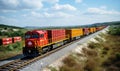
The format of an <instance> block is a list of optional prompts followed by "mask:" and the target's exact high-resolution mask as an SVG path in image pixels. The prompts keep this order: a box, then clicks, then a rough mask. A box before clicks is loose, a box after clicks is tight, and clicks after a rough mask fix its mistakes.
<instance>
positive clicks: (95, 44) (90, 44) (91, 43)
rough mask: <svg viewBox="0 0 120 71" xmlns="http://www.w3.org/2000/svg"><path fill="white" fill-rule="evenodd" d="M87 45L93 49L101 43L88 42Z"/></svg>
mask: <svg viewBox="0 0 120 71" xmlns="http://www.w3.org/2000/svg"><path fill="white" fill-rule="evenodd" d="M88 47H89V48H91V49H94V48H98V47H101V45H100V44H99V43H94V42H90V43H89V44H88Z"/></svg>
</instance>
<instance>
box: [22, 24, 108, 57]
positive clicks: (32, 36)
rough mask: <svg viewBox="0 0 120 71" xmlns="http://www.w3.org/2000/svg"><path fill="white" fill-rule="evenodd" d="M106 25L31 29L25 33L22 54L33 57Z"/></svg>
mask: <svg viewBox="0 0 120 71" xmlns="http://www.w3.org/2000/svg"><path fill="white" fill-rule="evenodd" d="M105 27H106V26H99V27H90V28H74V29H51V30H33V31H27V32H26V33H25V47H23V54H24V56H26V57H29V56H30V57H31V56H32V57H34V56H38V55H39V54H43V53H46V52H48V51H51V50H53V49H55V48H59V46H62V45H64V44H66V43H69V42H72V41H74V40H77V39H79V38H81V37H83V36H87V35H89V34H92V33H95V32H97V31H99V30H101V29H103V28H105Z"/></svg>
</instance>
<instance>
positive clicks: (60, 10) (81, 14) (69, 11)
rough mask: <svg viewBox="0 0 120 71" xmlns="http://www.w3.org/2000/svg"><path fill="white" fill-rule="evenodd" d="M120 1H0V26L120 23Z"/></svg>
mask: <svg viewBox="0 0 120 71" xmlns="http://www.w3.org/2000/svg"><path fill="white" fill-rule="evenodd" d="M119 5H120V0H105V1H98V0H92V1H90V0H69V1H65V0H31V1H29V0H0V23H1V24H4V25H11V26H19V27H25V26H36V27H48V26H73V25H74V26H77V25H90V24H94V23H102V22H111V21H120V7H119Z"/></svg>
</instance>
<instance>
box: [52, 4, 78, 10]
mask: <svg viewBox="0 0 120 71" xmlns="http://www.w3.org/2000/svg"><path fill="white" fill-rule="evenodd" d="M52 9H53V10H69V11H75V10H77V9H76V8H75V7H74V6H72V5H70V4H64V5H59V4H55V5H54V6H53V7H52Z"/></svg>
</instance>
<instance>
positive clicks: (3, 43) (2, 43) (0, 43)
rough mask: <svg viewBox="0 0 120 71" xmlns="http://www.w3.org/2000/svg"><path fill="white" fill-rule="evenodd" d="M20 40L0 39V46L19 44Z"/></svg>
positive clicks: (17, 38)
mask: <svg viewBox="0 0 120 71" xmlns="http://www.w3.org/2000/svg"><path fill="white" fill-rule="evenodd" d="M21 40H22V38H21V37H20V36H17V37H6V38H0V45H8V44H12V43H16V42H19V41H21Z"/></svg>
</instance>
